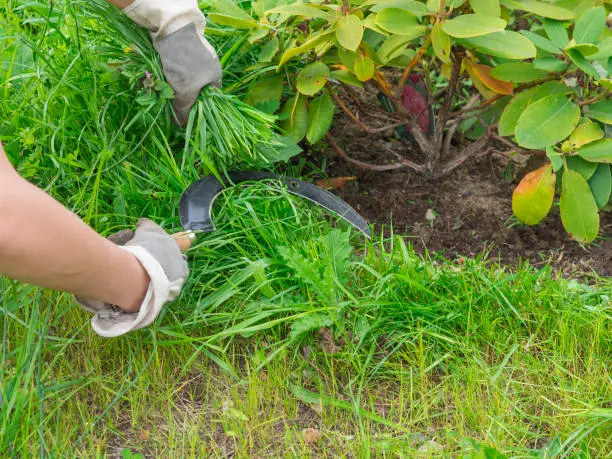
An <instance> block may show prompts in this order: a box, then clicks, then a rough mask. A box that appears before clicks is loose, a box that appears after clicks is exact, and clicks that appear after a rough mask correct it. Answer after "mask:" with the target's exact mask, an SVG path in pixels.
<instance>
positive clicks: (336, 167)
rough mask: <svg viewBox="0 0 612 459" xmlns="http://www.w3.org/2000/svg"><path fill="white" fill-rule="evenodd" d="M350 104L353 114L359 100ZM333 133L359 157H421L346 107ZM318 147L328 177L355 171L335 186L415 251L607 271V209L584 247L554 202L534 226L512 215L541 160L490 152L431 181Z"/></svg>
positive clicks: (611, 270)
mask: <svg viewBox="0 0 612 459" xmlns="http://www.w3.org/2000/svg"><path fill="white" fill-rule="evenodd" d="M347 102H349V101H347ZM353 109H355V111H356V112H357V113H358V107H356V106H354V105H353ZM372 125H374V123H372ZM379 125H380V124H379ZM332 135H333V136H334V138H335V139H336V141H337V143H338V144H339V145H340V146H341V147H342V149H343V150H344V151H345V152H346V153H347V154H348V155H350V156H351V157H352V158H354V159H358V160H361V161H366V162H369V163H372V164H379V165H380V164H391V163H392V162H393V161H394V160H395V158H394V156H393V153H392V152H396V153H400V154H402V155H406V156H407V157H409V158H410V159H412V160H415V161H418V159H419V157H418V152H415V151H414V147H413V146H412V145H411V144H410V142H407V141H404V140H398V138H397V137H396V136H395V133H394V132H393V131H388V132H385V133H381V134H369V133H367V132H364V131H363V130H362V129H361V128H360V127H359V126H357V125H356V124H355V123H354V121H352V120H351V119H350V118H349V117H348V116H346V115H345V114H344V113H337V118H336V121H335V122H334V128H333V129H332ZM309 154H310V155H311V159H312V160H313V162H317V163H320V162H321V152H310V153H309ZM322 154H323V156H325V157H327V158H328V160H327V165H326V167H325V170H326V172H327V174H328V176H329V177H343V176H356V177H357V179H356V180H354V181H351V182H349V183H347V184H346V185H345V186H344V187H343V188H342V189H337V190H334V192H335V193H337V194H338V195H340V196H341V197H342V198H343V199H345V200H346V201H347V202H348V203H349V204H351V205H352V206H353V207H354V208H355V209H356V210H357V211H359V212H360V213H361V214H362V215H363V216H364V217H365V218H366V219H368V220H369V221H370V222H372V223H374V224H375V226H376V228H377V230H380V229H381V228H382V229H384V230H385V231H390V229H391V225H392V227H393V231H394V232H395V233H396V234H406V235H408V236H411V237H414V245H415V247H417V249H419V250H421V251H425V250H428V251H429V252H437V253H441V254H442V255H443V256H444V257H445V258H447V259H455V258H458V257H465V256H470V257H471V256H475V255H477V254H479V253H482V252H488V253H489V254H490V255H489V259H494V260H499V261H500V262H502V263H503V264H505V265H509V266H513V265H516V264H517V263H519V262H520V261H521V260H528V261H529V262H530V263H532V264H533V265H536V266H542V265H544V264H546V263H550V264H552V266H553V267H555V268H557V269H559V270H560V272H561V273H562V274H563V275H566V276H579V277H585V276H587V277H588V276H589V274H592V273H593V271H595V272H597V273H598V274H599V275H603V276H611V275H612V214H610V213H602V214H601V230H600V237H599V238H598V239H597V240H596V241H595V242H594V243H593V244H590V245H588V246H587V247H584V246H581V245H580V244H579V243H577V242H576V241H574V240H572V239H571V238H570V237H569V235H568V234H567V233H566V231H565V230H564V228H563V225H562V224H561V219H560V216H559V211H558V207H556V206H555V207H554V208H553V210H552V211H551V214H550V215H549V216H548V217H547V218H546V219H545V220H544V221H543V222H542V223H541V224H539V225H537V226H534V227H528V226H525V225H522V224H519V223H518V222H517V221H516V220H515V219H514V218H513V217H512V191H513V189H514V187H515V186H516V184H517V183H518V181H519V180H520V179H521V178H522V176H523V175H524V174H525V173H526V172H528V171H530V170H533V169H535V167H536V166H537V162H538V161H542V160H541V159H536V158H532V159H529V161H527V159H526V158H522V159H521V158H519V159H517V158H512V159H511V158H510V157H508V156H504V155H499V154H496V155H488V156H484V157H481V158H479V159H475V160H472V161H471V162H468V163H466V164H465V165H464V166H463V167H461V168H459V169H458V170H456V171H455V172H454V173H453V174H451V175H449V176H448V177H446V178H444V179H442V180H439V181H436V182H431V181H427V180H426V179H425V178H424V177H423V176H422V175H420V174H416V173H414V172H412V171H410V170H409V169H405V168H404V169H399V170H394V171H386V172H377V171H370V170H365V169H362V168H358V167H355V166H353V165H352V164H350V163H347V162H346V161H345V160H344V159H343V158H341V157H339V156H338V154H337V153H336V152H335V151H334V149H333V148H331V146H326V147H324V148H323V152H322ZM432 215H433V216H434V217H435V218H434V219H433V220H432V219H431V216H432ZM426 217H429V219H428V218H426Z"/></svg>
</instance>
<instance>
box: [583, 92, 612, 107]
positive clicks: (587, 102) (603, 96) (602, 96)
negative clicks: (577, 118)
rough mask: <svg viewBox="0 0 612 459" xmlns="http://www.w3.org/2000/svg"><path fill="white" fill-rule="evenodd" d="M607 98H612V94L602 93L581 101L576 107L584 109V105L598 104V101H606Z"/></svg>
mask: <svg viewBox="0 0 612 459" xmlns="http://www.w3.org/2000/svg"><path fill="white" fill-rule="evenodd" d="M608 97H612V94H610V93H609V92H604V93H602V94H599V95H598V96H595V97H591V98H590V99H587V100H582V101H580V102H578V106H579V107H584V106H585V105H590V104H594V103H595V102H599V101H600V100H604V99H607V98H608Z"/></svg>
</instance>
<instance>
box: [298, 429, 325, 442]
mask: <svg viewBox="0 0 612 459" xmlns="http://www.w3.org/2000/svg"><path fill="white" fill-rule="evenodd" d="M302 435H303V436H304V441H305V442H306V444H308V445H314V444H316V443H318V442H319V440H320V439H321V431H320V430H318V429H314V428H312V427H308V428H306V429H303V430H302Z"/></svg>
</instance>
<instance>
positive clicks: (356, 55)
mask: <svg viewBox="0 0 612 459" xmlns="http://www.w3.org/2000/svg"><path fill="white" fill-rule="evenodd" d="M601 3H602V2H601V1H598V0H593V1H590V0H581V1H579V0H562V1H557V2H543V1H539V0H470V1H465V0H455V1H450V0H449V1H445V0H428V1H427V2H425V1H417V0H366V1H348V0H345V1H338V0H333V1H329V2H319V1H315V2H310V3H301V2H298V3H293V2H290V1H283V0H271V1H268V0H266V1H264V0H256V1H253V2H242V3H238V4H237V3H235V2H233V1H231V0H213V2H212V9H211V10H210V12H209V19H210V21H211V22H212V23H213V24H214V27H213V29H212V31H211V33H212V34H214V33H223V32H224V31H226V29H228V28H230V29H240V30H243V31H245V33H244V34H242V35H241V37H242V41H241V42H237V45H236V48H240V47H241V46H242V49H243V50H244V52H245V53H249V55H250V56H251V59H252V60H255V62H251V65H250V66H249V67H248V69H247V70H248V72H247V75H245V76H244V77H243V78H242V79H241V80H240V81H238V82H237V85H238V86H242V87H244V88H245V92H246V99H247V101H248V102H250V103H251V104H253V105H255V106H256V107H258V108H260V109H262V110H265V111H267V112H269V113H279V116H280V118H281V119H282V120H283V121H282V127H283V129H284V130H285V132H286V133H287V135H289V136H290V137H291V138H293V139H294V140H295V141H301V140H303V139H307V140H308V142H310V143H316V142H318V141H320V140H321V139H322V138H324V137H327V138H328V140H329V141H330V143H331V145H332V146H333V147H334V148H335V150H336V151H337V152H338V153H339V154H340V155H342V156H343V157H344V158H345V159H347V160H348V161H351V162H353V163H355V164H356V165H357V166H360V167H366V168H368V167H369V168H371V169H374V170H388V169H399V168H410V169H413V170H415V171H417V172H419V173H422V174H426V175H427V176H429V177H432V178H434V179H435V178H439V177H442V176H444V175H446V174H449V173H450V172H452V171H453V170H455V169H456V168H458V167H460V166H461V165H462V164H464V163H465V162H466V161H468V160H470V159H472V158H475V157H477V156H481V155H483V154H488V153H490V152H493V151H499V150H500V149H504V150H505V151H512V152H518V153H521V154H529V155H541V156H543V157H548V159H549V162H548V164H547V165H546V166H544V167H542V168H540V169H538V170H536V171H534V172H532V173H530V174H528V175H527V176H526V177H525V178H524V179H523V181H522V182H521V183H520V184H519V186H518V187H517V189H516V191H515V193H514V199H513V209H514V213H515V215H516V216H517V217H518V218H519V219H520V220H521V221H523V222H524V223H526V224H530V225H532V224H536V223H538V222H540V221H541V220H542V219H543V218H544V217H545V216H546V215H547V214H548V212H549V210H550V208H551V206H552V204H553V200H554V196H555V187H558V188H559V189H560V207H561V216H562V220H563V224H564V225H565V227H566V229H567V230H568V231H569V232H570V233H571V234H572V236H573V237H575V238H576V239H577V240H579V241H584V242H588V241H592V240H593V239H594V238H595V237H596V235H597V233H598V231H599V215H598V211H599V210H600V209H604V208H606V207H609V206H610V195H611V190H612V174H611V170H610V163H611V162H612V140H611V139H610V138H609V137H608V136H607V135H606V130H609V127H608V126H609V124H610V123H611V119H612V101H611V100H610V88H611V87H612V80H611V79H609V74H610V73H612V32H611V31H610V30H609V29H608V28H607V27H606V17H607V15H608V13H609V12H610V9H611V7H610V5H609V2H604V3H606V5H601ZM254 54H256V57H255V59H253V55H254ZM394 69H396V70H395V71H394ZM397 69H400V70H399V71H398V70H397ZM351 87H360V88H365V89H366V90H368V91H375V92H377V93H378V94H377V95H378V97H379V99H380V100H381V101H383V102H384V107H381V108H380V110H377V109H369V112H368V113H365V114H364V115H365V118H367V117H368V116H370V117H371V118H376V119H379V120H380V119H383V120H385V121H386V123H387V124H386V126H384V127H383V128H372V127H370V126H369V125H368V121H367V119H366V120H364V119H363V117H359V116H357V115H356V114H355V113H352V112H351V110H350V108H349V107H347V104H345V103H344V102H343V100H342V99H341V98H340V97H339V95H338V92H339V90H340V89H344V90H346V91H347V92H349V93H351V92H352V91H351V89H350V88H351ZM283 101H284V103H282V102H283ZM335 107H339V108H340V109H341V110H344V111H345V112H346V113H347V114H348V116H350V118H351V119H352V120H353V121H354V122H355V123H357V124H358V125H359V126H360V127H361V128H362V129H364V130H366V131H368V132H376V131H380V130H392V129H395V128H398V126H403V129H404V131H405V132H407V134H408V135H409V136H410V137H411V138H412V141H413V142H414V143H415V144H416V145H417V146H418V147H419V148H418V149H419V150H420V154H419V158H412V157H407V156H400V157H398V158H393V160H394V163H393V164H389V165H378V164H367V163H364V162H361V161H357V160H354V159H352V158H350V157H349V156H348V155H347V154H346V153H345V152H344V151H342V149H341V148H340V146H339V145H338V144H337V143H336V142H335V141H334V139H333V137H332V136H331V135H330V134H329V128H330V126H331V124H332V120H333V117H334V110H335ZM459 134H461V135H463V136H464V137H465V138H467V139H469V140H471V141H472V142H471V143H466V142H462V141H461V140H460V138H459Z"/></svg>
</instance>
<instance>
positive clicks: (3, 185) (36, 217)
mask: <svg viewBox="0 0 612 459" xmlns="http://www.w3.org/2000/svg"><path fill="white" fill-rule="evenodd" d="M0 273H5V274H7V275H8V276H10V277H12V278H15V279H18V280H21V281H24V282H28V283H31V284H35V285H39V286H41V287H46V288H53V289H57V290H64V291H67V292H70V293H74V294H76V295H79V296H83V297H88V298H95V299H98V300H102V301H105V302H107V303H110V304H115V305H117V306H119V307H121V308H122V309H123V310H125V311H127V312H133V311H136V310H138V308H139V307H140V305H141V303H142V301H143V298H144V296H145V293H146V291H147V287H148V285H149V277H148V275H147V273H146V272H145V270H144V269H143V267H142V266H141V265H140V263H139V262H138V260H137V259H136V258H135V257H134V256H132V255H131V254H130V253H128V252H126V251H124V250H122V249H120V248H119V247H117V246H116V245H114V244H113V243H112V242H110V241H108V240H106V239H105V238H103V237H102V236H100V235H98V234H97V233H96V232H94V231H93V230H92V229H91V228H89V227H88V226H87V225H86V224H85V223H84V222H83V221H81V220H80V219H79V218H78V217H77V216H76V215H75V214H73V213H72V212H70V211H69V210H67V209H66V208H64V207H62V206H61V205H60V204H59V203H58V202H57V201H55V200H54V199H53V198H51V197H50V196H49V195H47V194H46V193H44V192H43V191H42V190H39V189H38V188H36V187H35V186H33V185H32V184H30V183H28V182H27V181H25V180H24V179H22V178H21V177H19V175H18V174H17V172H16V171H15V170H14V169H13V167H12V166H11V164H10V162H9V160H8V158H7V157H6V155H5V153H4V150H3V149H2V144H1V143H0Z"/></svg>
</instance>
